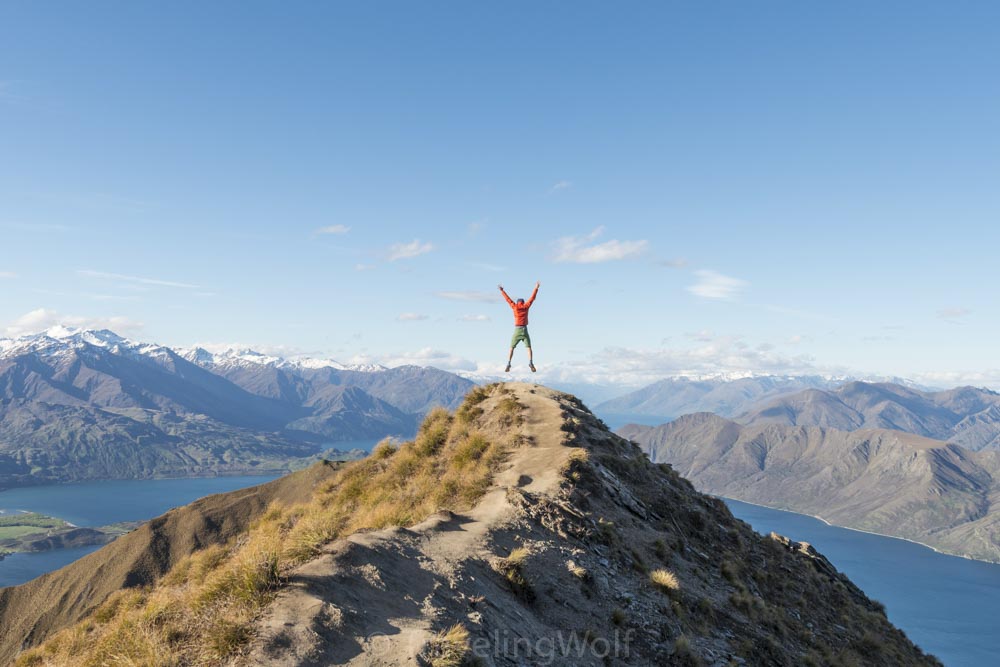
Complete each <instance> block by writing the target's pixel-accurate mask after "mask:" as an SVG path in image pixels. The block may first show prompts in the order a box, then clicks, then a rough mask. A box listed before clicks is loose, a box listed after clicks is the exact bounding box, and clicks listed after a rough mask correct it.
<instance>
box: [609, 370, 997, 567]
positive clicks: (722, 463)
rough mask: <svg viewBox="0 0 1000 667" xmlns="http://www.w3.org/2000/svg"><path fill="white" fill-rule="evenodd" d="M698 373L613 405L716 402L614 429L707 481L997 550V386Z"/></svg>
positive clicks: (989, 556) (952, 548)
mask: <svg viewBox="0 0 1000 667" xmlns="http://www.w3.org/2000/svg"><path fill="white" fill-rule="evenodd" d="M696 384H697V383H684V382H678V381H672V382H669V383H660V384H659V385H658V386H654V387H652V388H647V390H646V391H645V393H641V392H639V393H636V394H635V395H632V396H631V397H625V398H624V399H618V406H617V407H618V408H622V409H638V410H645V409H650V410H660V409H664V408H667V409H669V410H678V409H681V408H684V409H687V408H706V407H716V408H717V414H709V412H712V411H711V410H708V411H702V412H694V413H693V414H687V415H685V416H682V417H680V418H678V419H675V420H674V421H672V422H669V423H667V424H664V425H661V426H658V427H649V426H640V425H636V424H630V425H627V426H625V427H623V428H621V429H619V430H618V433H619V434H621V435H623V436H625V437H627V438H630V439H632V440H634V441H636V442H637V443H639V444H640V445H641V446H642V447H643V449H644V450H645V451H646V452H647V453H648V454H649V456H650V457H651V458H652V460H653V461H657V462H666V463H670V464H671V465H673V466H675V467H676V468H677V470H678V471H679V472H681V473H682V474H683V475H685V476H686V477H688V478H689V479H691V481H692V482H694V483H695V484H696V485H697V486H698V488H699V489H701V490H703V491H706V492H708V493H713V494H718V495H722V496H726V497H731V498H735V499H738V500H745V501H747V502H752V503H758V504H762V505H767V506H770V507H777V508H781V509H789V510H793V511H796V512H802V513H806V514H811V515H816V516H820V517H822V518H823V519H825V520H827V521H830V522H831V523H835V524H837V525H841V526H847V527H849V528H857V529H861V530H868V531H872V532H877V533H882V534H886V535H893V536H898V537H905V538H907V539H912V540H916V541H918V542H922V543H924V544H928V545H930V546H933V547H935V548H937V549H939V550H941V551H944V552H947V553H952V554H957V555H962V556H968V557H971V558H978V559H982V560H989V561H993V562H1000V512H997V511H995V510H994V509H993V501H992V499H993V498H996V497H997V494H998V493H1000V483H998V482H997V481H996V480H1000V394H997V393H996V392H993V391H990V390H988V389H978V388H974V387H960V388H957V389H951V390H948V391H921V390H917V389H914V388H912V387H907V386H902V385H899V384H895V383H866V382H848V383H845V384H841V385H839V386H837V387H836V388H828V389H820V388H817V387H815V386H811V387H808V388H805V389H801V388H799V389H797V390H792V388H793V387H794V386H795V385H796V384H800V383H798V382H796V381H792V380H775V379H773V378H772V379H770V380H767V381H766V382H764V379H756V378H748V379H745V380H742V381H739V382H734V383H720V384H718V385H715V386H695V385H696ZM813 384H815V383H813ZM612 407H615V406H612ZM720 415H723V416H720ZM724 416H729V417H731V419H726V418H724Z"/></svg>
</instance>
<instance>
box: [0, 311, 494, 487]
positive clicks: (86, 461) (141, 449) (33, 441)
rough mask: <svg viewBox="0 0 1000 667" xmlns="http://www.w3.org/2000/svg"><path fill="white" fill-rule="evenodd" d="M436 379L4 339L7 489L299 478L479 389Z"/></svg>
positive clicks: (112, 337) (196, 352)
mask: <svg viewBox="0 0 1000 667" xmlns="http://www.w3.org/2000/svg"><path fill="white" fill-rule="evenodd" d="M473 386H474V385H473V383H472V382H471V381H469V380H466V379H464V378H461V377H458V376H457V375H454V374H451V373H447V372H444V371H440V370H437V369H434V368H421V367H417V366H402V367H398V368H385V367H382V366H373V365H368V366H345V365H342V364H338V363H337V362H334V361H330V360H316V359H305V360H296V361H290V360H285V359H281V358H278V357H268V356H265V355H261V354H258V353H255V352H252V351H248V350H231V351H229V352H226V353H223V354H212V353H209V352H207V351H205V350H202V349H197V348H196V349H192V350H174V349H170V348H167V347H163V346H159V345H152V344H145V343H137V342H133V341H130V340H127V339H125V338H122V337H120V336H117V335H116V334H114V333H112V332H110V331H81V330H70V329H63V328H57V329H54V330H50V331H49V332H46V333H43V334H37V335H33V336H25V337H22V338H18V339H0V488H3V487H9V486H15V485H24V484H40V483H47V482H55V481H67V480H79V479H102V478H144V477H155V476H193V475H204V474H237V473H254V472H271V471H282V470H288V469H289V467H290V466H294V465H295V462H296V461H302V460H308V458H309V457H312V456H315V455H316V454H317V453H319V452H321V451H323V450H328V449H330V448H331V447H334V446H335V445H336V443H338V442H349V441H357V440H372V439H379V438H382V437H384V436H387V435H396V436H403V437H406V436H409V435H412V434H413V432H414V431H415V430H416V426H417V424H418V422H419V420H420V419H421V417H422V416H423V415H424V414H425V413H426V412H427V411H428V410H430V409H431V408H433V407H434V406H438V405H440V406H445V407H454V406H455V405H457V404H458V403H459V402H460V401H461V398H462V397H463V396H464V395H465V394H466V393H467V392H468V390H469V389H470V388H471V387H473Z"/></svg>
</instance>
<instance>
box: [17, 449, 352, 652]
mask: <svg viewBox="0 0 1000 667" xmlns="http://www.w3.org/2000/svg"><path fill="white" fill-rule="evenodd" d="M336 468H337V465H335V464H330V463H318V464H316V465H314V466H312V467H310V468H309V469H307V470H303V471H300V472H297V473H293V474H291V475H288V476H286V477H282V478H280V479H276V480H274V481H272V482H268V483H266V484H261V485H259V486H255V487H251V488H248V489H241V490H238V491H232V492H229V493H223V494H218V495H214V496H208V497H206V498H202V499H201V500H198V501H196V502H194V503H191V504H190V505H187V506H184V507H181V508H178V509H174V510H171V511H169V512H167V513H166V514H164V515H163V516H160V517H158V518H156V519H153V520H152V521H150V522H148V523H146V524H144V525H143V526H141V527H140V528H138V529H136V530H134V531H132V532H131V533H129V534H127V535H124V536H122V537H120V538H118V539H117V540H115V541H114V542H112V543H111V544H109V545H108V546H106V547H104V548H102V549H100V550H99V551H96V552H94V553H92V554H89V555H87V556H85V557H83V558H81V559H80V560H78V561H76V562H74V563H71V564H70V565H67V566H66V567H64V568H62V569H60V570H56V571H55V572H50V573H48V574H45V575H42V576H41V577H38V578H37V579H34V580H32V581H29V582H28V583H25V584H22V585H21V586H12V587H9V588H3V589H0V628H2V629H3V631H2V632H0V664H4V665H5V664H8V663H9V662H11V660H13V658H14V656H15V655H16V654H17V653H18V651H20V650H22V649H23V648H25V647H28V646H33V645H35V644H38V643H40V642H41V641H44V640H45V638H47V637H48V636H49V635H51V634H52V633H53V632H54V631H57V630H60V629H62V628H64V627H66V626H67V625H70V624H72V623H75V622H77V621H78V620H80V619H81V618H83V617H84V616H86V615H87V614H88V613H90V612H91V611H93V610H94V609H95V608H96V607H98V606H99V605H100V604H101V603H103V602H104V601H105V600H106V599H107V598H108V596H109V595H111V594H112V593H115V592H117V591H119V590H121V589H122V588H131V587H137V586H146V585H150V584H153V583H154V582H155V581H156V580H157V579H158V578H159V577H160V576H162V575H163V574H164V573H165V572H168V571H169V570H170V568H172V567H173V566H174V565H175V564H176V563H177V562H178V561H179V560H180V559H182V558H183V557H185V556H188V555H190V554H191V553H192V552H194V551H196V550H198V549H203V548H204V547H206V546H209V545H212V544H222V543H225V542H227V541H229V540H230V539H232V538H233V537H234V536H236V535H239V534H241V533H243V532H245V531H246V530H247V529H248V528H249V527H250V523H251V522H252V521H253V520H254V519H255V518H256V517H257V516H259V515H260V514H261V512H262V511H263V510H264V509H265V508H267V507H268V505H270V504H271V503H272V502H275V501H278V502H284V503H286V504H293V503H298V502H303V501H305V500H307V499H308V498H309V497H310V496H311V495H312V492H313V489H314V488H315V487H316V485H317V484H319V483H321V482H323V481H325V480H327V479H329V478H330V477H331V476H332V475H333V474H334V472H335V470H336ZM127 501H128V499H127V498H123V499H122V502H127Z"/></svg>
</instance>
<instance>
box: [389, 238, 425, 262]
mask: <svg viewBox="0 0 1000 667" xmlns="http://www.w3.org/2000/svg"><path fill="white" fill-rule="evenodd" d="M432 250H434V244H433V243H430V242H427V243H423V242H421V241H420V239H413V240H412V241H410V242H409V243H395V244H393V245H391V246H389V252H388V259H389V261H390V262H395V261H396V260H399V259H409V258H411V257H417V256H418V255H424V254H426V253H429V252H430V251H432Z"/></svg>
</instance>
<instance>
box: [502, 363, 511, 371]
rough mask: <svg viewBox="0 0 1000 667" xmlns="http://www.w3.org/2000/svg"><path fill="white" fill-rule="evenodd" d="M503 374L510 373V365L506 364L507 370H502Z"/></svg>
mask: <svg viewBox="0 0 1000 667" xmlns="http://www.w3.org/2000/svg"><path fill="white" fill-rule="evenodd" d="M503 372H504V373H510V364H507V368H505V369H503Z"/></svg>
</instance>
